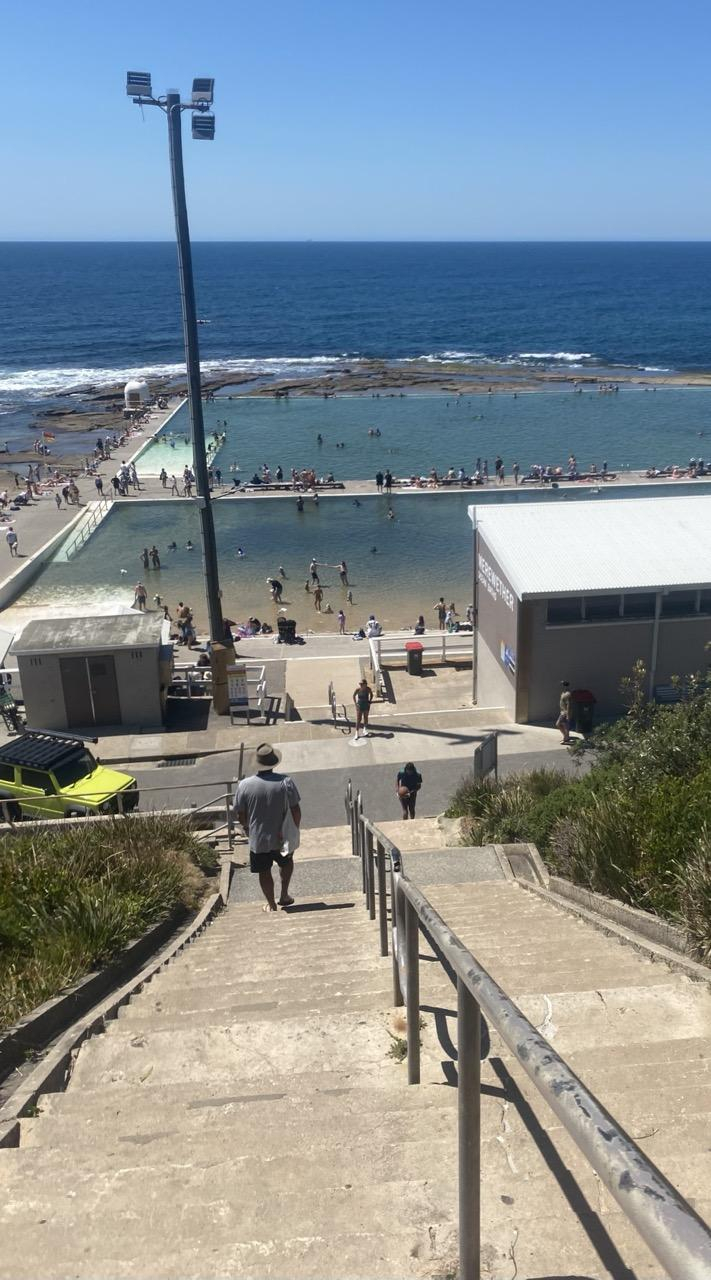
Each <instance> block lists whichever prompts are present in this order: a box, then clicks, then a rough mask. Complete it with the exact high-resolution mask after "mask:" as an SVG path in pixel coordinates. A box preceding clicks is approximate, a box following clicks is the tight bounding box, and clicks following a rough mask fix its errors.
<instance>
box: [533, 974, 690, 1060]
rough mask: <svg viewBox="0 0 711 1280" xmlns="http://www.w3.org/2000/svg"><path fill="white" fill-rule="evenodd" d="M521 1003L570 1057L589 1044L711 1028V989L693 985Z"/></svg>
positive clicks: (615, 1044) (619, 1044)
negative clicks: (707, 989)
mask: <svg viewBox="0 0 711 1280" xmlns="http://www.w3.org/2000/svg"><path fill="white" fill-rule="evenodd" d="M516 1003H517V1004H518V1006H519V1008H520V1009H521V1011H522V1013H524V1014H525V1016H526V1017H527V1018H528V1019H529V1021H530V1022H532V1023H533V1025H534V1026H535V1027H537V1028H538V1029H539V1031H540V1032H541V1034H542V1035H543V1036H545V1037H546V1039H548V1040H549V1041H550V1042H551V1044H552V1045H553V1047H554V1048H555V1049H556V1050H557V1051H558V1053H561V1054H562V1055H563V1056H565V1057H567V1055H569V1054H570V1053H573V1052H575V1051H578V1052H579V1051H580V1049H582V1048H585V1047H587V1046H589V1047H590V1048H591V1049H594V1048H600V1047H601V1046H603V1045H606V1046H608V1048H609V1049H612V1048H614V1049H615V1050H617V1049H618V1048H623V1047H625V1046H626V1045H628V1044H629V1042H630V1041H631V1040H634V1041H635V1042H636V1043H641V1042H643V1041H645V1040H649V1041H652V1042H655V1041H656V1040H657V1039H658V1038H659V1035H660V1033H661V1032H662V1031H663V1034H664V1035H665V1036H666V1037H667V1038H668V1039H669V1040H679V1039H681V1040H683V1039H687V1038H689V1037H693V1036H697V1035H703V1034H704V1031H706V1030H708V1031H709V1033H710V1034H711V995H709V993H708V992H707V991H706V990H705V989H702V988H699V987H696V986H693V985H690V986H689V987H681V988H679V987H677V986H675V985H674V984H673V983H671V982H670V983H668V984H667V985H662V986H652V987H622V988H617V989H615V990H609V989H608V990H607V991H606V992H605V993H604V995H603V996H602V997H601V996H600V995H599V994H598V992H597V991H570V992H566V991H563V992H560V993H553V994H551V995H549V994H548V993H543V994H538V995H522V996H520V998H517V1000H516Z"/></svg>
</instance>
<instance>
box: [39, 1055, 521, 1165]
mask: <svg viewBox="0 0 711 1280" xmlns="http://www.w3.org/2000/svg"><path fill="white" fill-rule="evenodd" d="M145 1092H146V1091H145V1090H144V1089H142V1090H141V1091H140V1093H138V1094H137V1093H136V1092H134V1095H133V1099H132V1100H129V1099H128V1098H122V1096H121V1095H119V1096H118V1097H116V1096H115V1095H114V1097H113V1098H112V1099H103V1098H101V1097H99V1098H96V1099H94V1098H93V1097H92V1098H91V1099H89V1098H87V1099H86V1105H84V1106H83V1107H81V1108H79V1109H76V1108H74V1109H73V1107H72V1105H71V1103H72V1101H73V1098H75V1096H76V1095H72V1094H71V1093H70V1094H65V1095H59V1094H55V1095H48V1097H46V1098H44V1099H43V1100H42V1103H41V1109H42V1110H41V1114H40V1115H39V1116H36V1117H33V1118H29V1119H26V1120H23V1121H22V1142H21V1145H22V1146H23V1147H37V1146H45V1147H59V1146H65V1147H66V1146H67V1145H75V1146H77V1147H78V1148H79V1147H82V1146H86V1144H87V1143H100V1144H102V1145H104V1146H105V1145H106V1144H107V1143H110V1142H118V1141H125V1142H132V1141H135V1142H136V1143H144V1142H149V1141H151V1140H153V1139H154V1138H155V1137H159V1138H162V1137H164V1136H165V1135H167V1134H168V1133H176V1134H181V1135H182V1139H184V1140H185V1141H186V1142H187V1141H188V1140H189V1139H190V1138H191V1137H194V1136H195V1135H197V1137H198V1138H200V1139H203V1138H204V1139H205V1140H207V1139H208V1138H209V1136H210V1134H211V1133H212V1132H213V1131H214V1130H216V1129H219V1130H220V1132H221V1133H225V1134H226V1133H230V1134H231V1135H232V1143H233V1146H232V1151H233V1153H236V1152H238V1151H239V1152H256V1151H258V1152H259V1154H260V1155H261V1156H263V1157H267V1156H273V1155H279V1154H284V1153H286V1152H287V1151H294V1152H297V1153H298V1151H299V1150H300V1149H301V1147H302V1146H303V1144H304V1142H305V1141H306V1142H308V1141H310V1140H311V1138H312V1136H313V1133H314V1128H315V1126H318V1127H319V1130H320V1137H319V1144H320V1146H321V1148H322V1150H326V1149H330V1148H331V1147H332V1146H340V1145H342V1143H343V1141H344V1135H345V1134H347V1135H348V1143H354V1144H358V1143H359V1142H360V1141H361V1139H362V1137H363V1136H364V1135H367V1134H370V1135H372V1134H374V1133H375V1134H376V1137H377V1141H378V1142H379V1141H380V1140H381V1136H382V1135H384V1134H390V1136H391V1138H392V1141H393V1142H396V1141H398V1139H399V1137H400V1136H401V1135H403V1134H407V1133H409V1132H410V1131H414V1132H420V1133H429V1132H436V1133H446V1132H450V1130H451V1132H452V1133H453V1132H454V1126H455V1125H456V1105H457V1099H456V1089H450V1088H442V1087H438V1086H435V1085H433V1086H429V1087H428V1086H419V1087H415V1088H413V1087H408V1085H407V1080H406V1078H405V1073H404V1072H403V1073H402V1077H401V1079H400V1081H399V1085H398V1086H394V1087H393V1088H392V1089H373V1090H369V1089H367V1088H366V1089H346V1090H343V1089H341V1090H338V1091H337V1092H334V1093H330V1094H329V1093H316V1092H312V1093H311V1094H302V1095H301V1097H295V1098H292V1097H289V1096H288V1095H286V1094H281V1095H278V1094H274V1095H271V1096H267V1097H265V1096H264V1095H262V1094H260V1095H253V1096H252V1097H251V1098H250V1097H249V1095H247V1096H243V1097H241V1098H240V1097H239V1096H234V1097H229V1096H227V1097H226V1096H225V1095H224V1094H223V1095H222V1096H220V1095H216V1096H214V1097H211V1098H203V1097H199V1096H197V1097H196V1096H193V1097H189V1096H186V1095H185V1093H177V1094H176V1093H175V1091H174V1090H172V1089H165V1090H162V1091H161V1093H160V1094H157V1091H155V1090H153V1091H151V1093H150V1096H149V1097H148V1098H146V1097H144V1093H145ZM62 1097H64V1098H67V1099H68V1100H69V1103H70V1105H69V1107H68V1108H67V1107H65V1108H64V1109H62V1107H61V1105H60V1106H59V1108H56V1107H55V1106H54V1104H53V1102H52V1100H53V1099H61V1098H62ZM48 1104H50V1105H48ZM485 1112H486V1115H487V1117H489V1116H490V1117H491V1120H490V1124H491V1126H492V1131H493V1126H494V1125H497V1124H498V1123H499V1120H500V1107H499V1105H498V1104H497V1103H494V1102H493V1101H491V1100H489V1101H487V1105H486V1107H485Z"/></svg>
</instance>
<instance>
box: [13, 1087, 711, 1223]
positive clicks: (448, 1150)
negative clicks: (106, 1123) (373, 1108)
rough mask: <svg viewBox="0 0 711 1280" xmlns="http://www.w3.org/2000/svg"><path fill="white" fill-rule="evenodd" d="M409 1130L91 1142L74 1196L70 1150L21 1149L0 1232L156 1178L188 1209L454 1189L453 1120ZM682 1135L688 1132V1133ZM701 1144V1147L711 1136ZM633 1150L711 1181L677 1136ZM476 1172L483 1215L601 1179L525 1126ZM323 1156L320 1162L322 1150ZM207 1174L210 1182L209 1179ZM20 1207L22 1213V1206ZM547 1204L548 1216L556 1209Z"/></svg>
mask: <svg viewBox="0 0 711 1280" xmlns="http://www.w3.org/2000/svg"><path fill="white" fill-rule="evenodd" d="M409 1121H410V1123H409V1125H407V1126H403V1127H400V1126H398V1124H397V1123H394V1124H392V1125H391V1126H388V1125H387V1124H385V1123H382V1124H381V1125H379V1126H378V1130H377V1131H376V1130H375V1128H374V1127H372V1126H371V1128H370V1130H368V1129H363V1128H358V1129H356V1130H355V1131H352V1130H351V1127H350V1125H348V1124H345V1123H344V1124H343V1126H342V1141H341V1143H339V1144H335V1145H328V1146H324V1145H323V1143H322V1126H321V1124H320V1123H316V1124H315V1125H312V1126H311V1129H310V1131H308V1132H305V1131H303V1130H302V1132H301V1134H300V1135H299V1141H298V1143H294V1144H293V1145H291V1147H290V1144H288V1143H287V1144H286V1147H285V1149H282V1150H280V1149H276V1150H271V1151H267V1152H262V1151H261V1150H259V1147H257V1150H258V1152H259V1153H258V1154H255V1153H254V1152H255V1149H254V1148H252V1149H251V1151H250V1150H247V1149H246V1148H245V1146H244V1145H243V1143H242V1141H241V1137H240V1132H239V1129H238V1127H236V1126H234V1127H232V1128H230V1129H223V1128H222V1127H221V1126H219V1127H218V1126H213V1127H212V1128H211V1130H210V1131H209V1132H203V1131H200V1130H194V1131H192V1132H190V1133H189V1134H186V1135H185V1136H184V1138H181V1137H180V1135H179V1134H178V1133H177V1131H176V1130H173V1131H170V1130H169V1131H164V1132H162V1133H160V1132H159V1133H156V1134H154V1135H152V1137H151V1138H150V1139H149V1140H148V1141H144V1140H143V1137H142V1135H133V1136H129V1137H126V1136H125V1135H116V1134H112V1135H108V1136H107V1137H104V1136H103V1135H101V1134H100V1133H95V1134H93V1135H90V1137H89V1141H87V1142H85V1143H83V1144H80V1143H77V1144H76V1145H75V1146H74V1147H73V1149H72V1154H71V1190H72V1192H73V1193H74V1194H73V1195H72V1196H71V1197H68V1195H67V1191H68V1187H67V1185H66V1184H64V1185H62V1184H63V1180H64V1177H65V1174H66V1162H67V1150H66V1148H61V1147H50V1146H49V1145H47V1144H45V1145H43V1146H41V1147H39V1146H35V1147H30V1146H27V1147H25V1146H23V1147H21V1148H19V1149H11V1150H9V1151H8V1152H7V1153H6V1154H5V1153H4V1156H3V1162H2V1186H3V1195H4V1198H5V1200H6V1202H7V1204H8V1205H9V1206H11V1207H10V1208H9V1209H8V1216H4V1215H3V1209H2V1208H1V1207H0V1226H1V1225H2V1224H3V1223H4V1224H5V1225H7V1223H8V1222H9V1221H13V1222H22V1221H32V1220H33V1218H34V1217H35V1215H36V1213H37V1211H38V1209H39V1208H42V1209H43V1211H44V1212H45V1213H46V1214H47V1215H48V1216H49V1215H51V1213H52V1211H53V1210H54V1212H56V1213H58V1214H62V1213H63V1212H64V1211H65V1209H66V1204H67V1200H68V1199H70V1200H77V1201H78V1202H79V1203H80V1204H81V1206H82V1208H83V1209H84V1211H85V1212H86V1213H87V1214H89V1215H94V1214H95V1213H97V1211H98V1210H99V1208H100V1206H101V1205H102V1204H103V1203H105V1202H106V1199H107V1193H110V1196H111V1202H112V1207H113V1208H114V1209H120V1208H122V1207H125V1208H128V1207H129V1206H130V1203H131V1201H132V1200H133V1199H134V1196H135V1194H136V1193H137V1192H139V1191H141V1190H142V1188H143V1187H145V1185H146V1184H147V1183H151V1182H152V1181H153V1180H155V1181H160V1180H163V1182H164V1183H165V1184H166V1186H169V1185H170V1183H171V1181H173V1182H175V1181H177V1180H178V1179H179V1178H180V1176H181V1174H182V1175H183V1176H184V1177H185V1182H186V1187H185V1191H186V1193H187V1190H188V1187H190V1202H191V1207H193V1208H198V1207H199V1206H201V1205H204V1204H206V1203H207V1204H211V1203H212V1202H213V1201H214V1199H215V1197H216V1195H220V1194H221V1193H224V1192H225V1189H226V1188H229V1191H228V1193H227V1194H228V1195H229V1198H230V1200H231V1201H233V1202H234V1203H239V1204H240V1206H241V1207H242V1208H245V1207H248V1206H249V1205H250V1204H252V1203H256V1204H259V1203H260V1202H262V1203H266V1202H268V1201H271V1200H272V1198H273V1197H274V1196H276V1195H278V1194H280V1193H291V1194H294V1195H295V1194H297V1193H298V1192H299V1191H300V1190H301V1189H304V1188H308V1193H309V1195H313V1194H314V1193H316V1192H319V1191H329V1190H331V1189H337V1188H340V1187H343V1186H352V1187H361V1188H366V1187H370V1186H374V1185H376V1184H386V1183H389V1182H393V1181H395V1182H405V1181H410V1180H414V1181H426V1180H427V1178H428V1177H431V1176H432V1175H433V1173H434V1174H435V1175H436V1178H437V1180H438V1181H439V1182H440V1184H441V1185H443V1186H444V1185H446V1186H447V1187H451V1188H452V1189H453V1190H454V1191H455V1192H456V1183H457V1176H456V1173H457V1147H456V1115H455V1113H454V1110H453V1109H451V1110H450V1111H449V1112H448V1113H447V1112H442V1111H437V1112H435V1113H433V1112H432V1111H429V1112H423V1113H417V1114H415V1113H414V1112H410V1113H409ZM683 1136H685V1135H683ZM707 1141H708V1139H707ZM639 1145H640V1146H641V1148H642V1150H644V1151H645V1152H646V1153H647V1154H648V1155H649V1156H650V1157H651V1158H652V1159H653V1160H654V1161H655V1163H656V1164H657V1165H658V1167H659V1168H660V1169H661V1171H662V1172H663V1173H664V1174H665V1175H666V1177H667V1178H668V1179H669V1180H670V1181H671V1182H672V1184H673V1185H674V1186H676V1187H677V1189H678V1190H679V1191H680V1192H681V1194H682V1195H684V1196H692V1197H693V1196H695V1195H697V1194H698V1193H699V1191H700V1190H701V1189H702V1188H703V1187H704V1186H705V1185H706V1179H707V1178H708V1159H707V1152H706V1150H705V1149H704V1148H702V1147H701V1144H699V1145H697V1147H696V1149H694V1150H692V1151H686V1150H685V1151H684V1154H683V1156H681V1157H680V1155H679V1146H678V1142H677V1138H676V1135H675V1133H674V1131H673V1129H672V1128H671V1127H670V1128H669V1130H668V1131H667V1132H666V1133H665V1134H664V1135H660V1134H658V1133H657V1134H654V1135H652V1136H651V1137H646V1136H645V1137H642V1139H641V1141H640V1143H639ZM481 1150H482V1166H483V1168H484V1169H485V1170H486V1179H485V1192H484V1193H483V1194H484V1200H485V1202H486V1203H485V1207H486V1209H487V1213H488V1214H489V1215H495V1214H496V1210H497V1207H498V1206H499V1205H500V1202H502V1203H505V1201H502V1197H504V1196H506V1195H508V1196H510V1197H512V1198H513V1199H514V1200H516V1201H517V1202H518V1203H519V1205H521V1204H523V1205H525V1202H526V1197H527V1195H528V1194H529V1193H530V1191H531V1185H530V1184H532V1183H534V1182H536V1181H538V1182H539V1183H543V1182H545V1183H550V1187H549V1189H548V1191H547V1192H545V1195H547V1196H549V1197H550V1196H554V1195H555V1194H556V1193H557V1192H558V1193H559V1192H560V1188H559V1187H557V1186H556V1184H555V1181H554V1179H552V1178H551V1167H550V1166H551V1164H554V1165H555V1164H559V1165H561V1166H563V1167H564V1168H565V1169H566V1171H567V1174H568V1176H571V1177H573V1178H574V1179H575V1182H576V1184H577V1186H578V1188H579V1189H580V1191H582V1193H583V1194H584V1195H585V1196H586V1198H588V1199H589V1200H590V1201H591V1202H594V1201H596V1199H597V1192H598V1186H599V1183H598V1179H597V1176H596V1174H595V1173H594V1171H593V1170H592V1168H591V1167H590V1165H589V1163H588V1162H587V1160H586V1159H585V1157H584V1156H583V1155H582V1154H581V1153H580V1152H579V1151H578V1149H577V1148H576V1146H575V1144H574V1143H573V1142H572V1140H571V1139H570V1138H569V1137H568V1135H567V1134H566V1133H565V1131H564V1130H562V1129H560V1128H559V1129H557V1130H551V1131H548V1133H547V1134H545V1135H544V1136H543V1138H542V1140H541V1141H538V1142H537V1141H536V1140H535V1138H534V1137H532V1135H531V1134H530V1133H528V1132H527V1131H526V1130H525V1129H524V1128H523V1126H517V1127H516V1128H514V1126H512V1125H510V1124H507V1127H506V1129H505V1131H496V1130H495V1131H493V1132H491V1131H489V1132H487V1133H485V1134H484V1135H483V1138H482V1144H481ZM326 1152H327V1153H328V1154H327V1158H324V1156H325V1153H326ZM208 1171H212V1173H213V1174H214V1175H215V1180H214V1181H213V1180H210V1179H207V1178H205V1176H204V1175H205V1173H207V1172H208ZM20 1204H21V1206H22V1207H21V1209H19V1208H18V1206H19V1205H20ZM552 1207H553V1206H552V1204H551V1203H550V1201H549V1204H548V1208H549V1210H550V1209H551V1208H552Z"/></svg>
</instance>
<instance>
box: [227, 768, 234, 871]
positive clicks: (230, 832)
mask: <svg viewBox="0 0 711 1280" xmlns="http://www.w3.org/2000/svg"><path fill="white" fill-rule="evenodd" d="M232 800H233V796H232V783H231V782H229V781H228V783H227V791H226V793H225V806H226V809H227V848H228V849H229V850H230V853H231V852H232V850H233V848H234V843H235V820H234V815H233V813H232Z"/></svg>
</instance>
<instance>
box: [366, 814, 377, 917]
mask: <svg viewBox="0 0 711 1280" xmlns="http://www.w3.org/2000/svg"><path fill="white" fill-rule="evenodd" d="M365 857H366V862H367V870H366V884H367V887H368V892H367V906H368V915H369V917H370V919H371V920H374V919H375V864H374V861H373V832H372V831H371V829H370V827H366V828H365Z"/></svg>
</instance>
